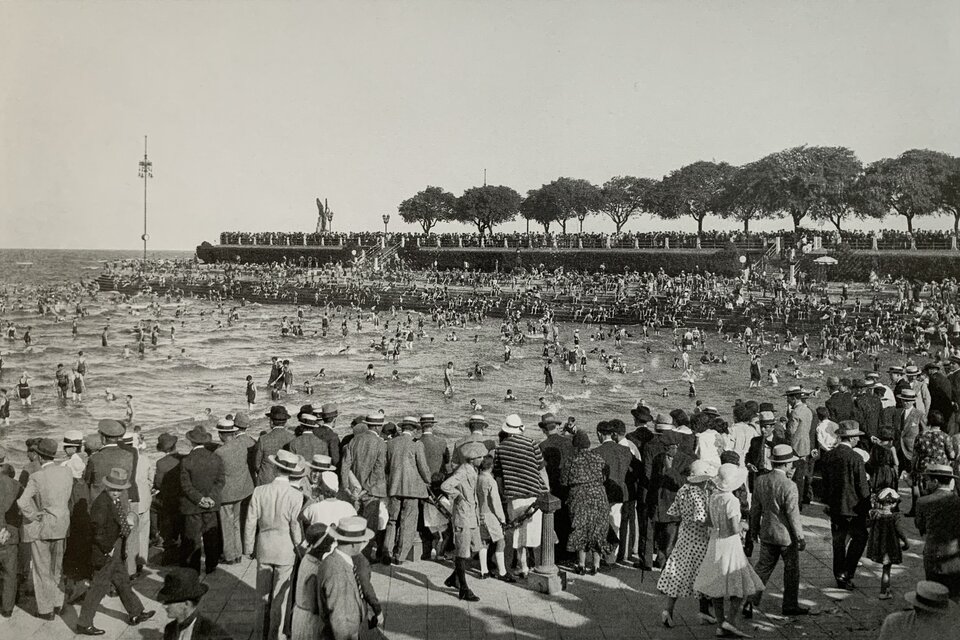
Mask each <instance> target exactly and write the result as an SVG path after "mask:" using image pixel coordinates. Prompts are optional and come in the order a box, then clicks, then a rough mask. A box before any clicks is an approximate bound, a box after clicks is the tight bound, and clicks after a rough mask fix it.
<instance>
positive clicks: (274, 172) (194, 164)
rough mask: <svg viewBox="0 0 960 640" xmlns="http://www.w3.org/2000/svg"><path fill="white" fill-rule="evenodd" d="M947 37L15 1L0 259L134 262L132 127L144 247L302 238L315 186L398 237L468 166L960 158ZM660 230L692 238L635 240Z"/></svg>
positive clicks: (597, 167)
mask: <svg viewBox="0 0 960 640" xmlns="http://www.w3.org/2000/svg"><path fill="white" fill-rule="evenodd" d="M958 28H960V2H956V0H931V1H927V2H922V3H917V2H912V1H898V2H891V1H874V2H843V1H839V0H831V1H819V2H818V1H811V2H778V1H771V0H763V1H759V0H758V1H746V0H744V1H739V2H738V1H735V0H730V1H727V2H716V3H706V2H626V1H623V2H605V1H597V0H590V1H586V0H584V1H580V2H557V1H546V0H526V1H524V0H520V1H513V2H499V1H496V0H488V1H484V2H462V1H449V0H445V1H430V0H422V1H417V2H413V1H398V2H386V1H380V2H372V1H364V0H355V1H352V2H322V1H321V2H305V1H303V2H284V1H280V0H274V1H270V2H254V1H249V2H243V1H239V0H235V1H231V2H222V1H213V0H208V1H205V2H193V3H187V2H173V1H171V2H99V1H90V0H87V1H85V2H82V3H80V2H73V3H68V2H48V1H43V0H41V1H31V2H26V1H19V0H7V1H5V2H3V3H0V86H2V87H3V91H2V92H0V247H6V248H12V247H24V248H88V249H103V248H115V249H127V248H129V249H135V248H138V247H139V246H140V234H141V233H143V228H142V227H143V197H144V193H143V188H144V185H143V181H142V180H140V179H139V178H138V175H137V173H138V162H139V161H140V160H141V159H142V158H143V153H144V148H143V147H144V136H145V135H146V136H149V157H150V160H151V161H152V162H153V163H154V165H153V171H154V177H153V178H152V179H150V180H149V181H148V185H147V189H148V201H147V206H148V225H149V229H148V231H149V234H150V247H151V248H155V249H190V248H192V247H194V246H196V245H197V244H199V243H200V242H201V241H203V240H208V241H210V242H214V243H215V242H216V241H217V240H218V237H219V233H220V231H224V230H231V231H233V230H242V231H267V230H271V231H312V230H313V229H314V227H315V224H316V214H317V209H316V206H315V204H314V201H315V199H316V198H317V197H320V198H321V199H323V198H327V199H328V201H329V204H330V207H331V208H332V209H333V211H334V219H333V228H334V230H376V229H381V228H382V222H381V215H382V214H392V219H391V222H390V230H391V231H399V230H411V231H412V230H414V229H415V228H416V227H414V226H412V225H404V224H403V223H402V222H401V221H400V219H399V216H398V215H397V206H398V204H399V203H400V202H401V201H403V200H404V199H406V198H408V197H410V196H412V195H413V194H415V193H416V192H417V191H420V190H421V189H424V188H425V187H426V186H428V185H437V186H441V187H443V188H445V189H447V190H449V191H451V192H453V193H454V194H456V195H459V194H460V193H462V192H463V190H464V189H467V188H469V187H472V186H477V185H480V184H482V183H483V176H484V169H486V172H487V182H488V183H489V184H504V185H508V186H511V187H513V188H514V189H516V190H517V191H519V192H520V193H521V194H525V193H526V191H527V190H528V189H532V188H536V187H539V186H540V185H541V184H543V183H546V182H550V181H551V180H553V179H555V178H557V177H559V176H569V177H574V178H586V179H588V180H590V181H592V182H594V183H596V184H602V183H603V182H604V181H605V180H607V179H609V178H610V177H612V176H616V175H625V174H627V175H638V176H646V177H651V178H660V177H662V176H663V175H664V174H666V173H668V172H670V171H671V170H673V169H676V168H679V167H681V166H683V165H685V164H688V163H691V162H695V161H697V160H718V161H719V160H723V161H727V162H730V163H732V164H743V163H746V162H750V161H752V160H755V159H758V158H760V157H762V156H764V155H766V154H768V153H772V152H775V151H779V150H781V149H785V148H788V147H792V146H796V145H801V144H809V145H831V146H833V145H842V146H847V147H850V148H851V149H853V150H854V151H855V152H856V153H857V154H858V155H859V157H860V158H861V159H862V160H863V161H864V162H872V161H874V160H877V159H879V158H883V157H891V156H896V155H898V154H900V153H902V152H903V151H905V150H907V149H911V148H930V149H936V150H939V151H944V152H947V153H951V154H954V155H960V117H958V113H960V111H958V105H960V73H958V72H957V69H960V39H958V38H956V37H955V34H956V32H957V30H958ZM950 222H951V221H950V220H948V219H947V218H941V219H933V220H922V221H918V225H917V226H918V227H920V228H932V227H941V228H946V227H948V226H950ZM786 224H787V222H786V221H783V222H780V223H774V224H772V226H786ZM886 224H888V225H889V226H890V227H891V228H896V229H902V228H904V227H905V226H904V223H903V220H902V219H899V220H896V219H891V220H888V221H887V222H886ZM735 226H736V225H735V224H730V223H723V222H721V221H719V220H715V219H708V221H707V223H706V228H708V229H709V228H718V227H722V228H731V227H735ZM767 226H771V225H767ZM667 227H669V228H674V229H684V230H694V229H695V224H693V222H692V221H683V222H680V223H675V222H670V223H664V222H662V221H654V220H651V219H650V218H647V217H641V218H640V219H638V220H636V221H632V222H631V223H630V224H629V225H628V226H627V230H651V229H661V228H667ZM522 228H523V222H522V221H521V222H517V223H515V224H514V225H513V226H505V227H503V229H504V230H512V229H517V230H519V229H522ZM755 228H757V229H764V228H765V226H764V225H758V226H755ZM438 230H440V231H444V230H465V231H466V230H469V229H468V228H467V227H465V226H462V225H455V224H448V225H443V226H441V227H439V228H438ZM585 230H587V231H612V230H613V223H612V222H611V221H610V220H609V219H607V218H605V217H595V218H589V219H588V220H587V222H586V224H585Z"/></svg>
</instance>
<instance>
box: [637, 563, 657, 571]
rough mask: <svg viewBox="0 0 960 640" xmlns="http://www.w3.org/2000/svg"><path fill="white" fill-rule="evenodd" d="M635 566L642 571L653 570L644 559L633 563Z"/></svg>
mask: <svg viewBox="0 0 960 640" xmlns="http://www.w3.org/2000/svg"><path fill="white" fill-rule="evenodd" d="M633 568H634V569H640V570H641V571H653V569H652V568H651V567H650V565H649V564H647V563H646V562H643V561H640V562H635V563H633Z"/></svg>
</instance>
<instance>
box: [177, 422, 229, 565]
mask: <svg viewBox="0 0 960 640" xmlns="http://www.w3.org/2000/svg"><path fill="white" fill-rule="evenodd" d="M211 439H212V438H211V437H210V434H209V433H208V432H207V430H206V429H204V428H203V427H202V426H201V425H197V426H196V427H194V428H193V429H191V430H190V431H188V432H187V440H189V441H190V444H192V445H193V449H192V450H191V451H190V453H188V454H187V455H186V456H184V458H183V460H182V461H181V462H180V490H181V495H180V513H182V514H183V535H182V536H181V546H180V565H181V566H183V567H190V568H191V569H193V570H195V571H197V572H199V571H200V554H201V551H202V553H203V555H205V556H206V562H205V564H206V571H207V573H213V572H214V571H215V570H216V568H217V563H218V562H220V554H221V553H222V551H223V540H222V539H221V537H220V527H219V523H218V522H217V515H218V514H219V512H220V499H221V496H222V495H223V487H224V483H225V482H226V476H225V474H224V471H223V461H222V460H221V459H220V458H219V457H217V454H215V453H213V452H212V451H210V450H209V449H208V448H207V447H208V446H209V445H210V441H211Z"/></svg>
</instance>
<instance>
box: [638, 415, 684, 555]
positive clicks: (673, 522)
mask: <svg viewBox="0 0 960 640" xmlns="http://www.w3.org/2000/svg"><path fill="white" fill-rule="evenodd" d="M658 438H659V440H660V443H661V444H662V446H663V451H661V452H660V453H658V454H657V455H656V457H654V459H653V463H652V464H651V465H650V485H649V487H648V489H647V512H648V513H649V514H650V520H651V521H652V522H653V551H654V554H655V555H656V560H655V561H654V566H655V567H660V568H663V566H664V565H665V564H666V562H667V558H668V557H670V554H671V553H672V552H673V545H674V544H675V543H676V541H677V528H678V527H679V526H680V518H679V517H678V516H673V515H670V514H669V513H668V510H669V509H670V505H672V504H673V501H674V499H675V498H676V497H677V491H679V490H680V487H682V486H683V484H684V483H685V482H686V479H687V475H688V473H689V470H690V464H691V463H692V462H693V458H692V457H691V456H690V455H688V454H687V453H684V452H683V451H681V450H680V441H681V436H680V434H679V433H677V432H676V431H672V430H668V431H663V432H662V433H660V434H659V435H658Z"/></svg>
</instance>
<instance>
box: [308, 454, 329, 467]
mask: <svg viewBox="0 0 960 640" xmlns="http://www.w3.org/2000/svg"><path fill="white" fill-rule="evenodd" d="M307 466H308V467H310V468H311V469H313V470H314V471H335V470H336V467H335V466H333V458H331V457H330V456H325V455H323V454H322V453H315V454H313V458H312V459H310V460H308V461H307Z"/></svg>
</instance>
